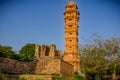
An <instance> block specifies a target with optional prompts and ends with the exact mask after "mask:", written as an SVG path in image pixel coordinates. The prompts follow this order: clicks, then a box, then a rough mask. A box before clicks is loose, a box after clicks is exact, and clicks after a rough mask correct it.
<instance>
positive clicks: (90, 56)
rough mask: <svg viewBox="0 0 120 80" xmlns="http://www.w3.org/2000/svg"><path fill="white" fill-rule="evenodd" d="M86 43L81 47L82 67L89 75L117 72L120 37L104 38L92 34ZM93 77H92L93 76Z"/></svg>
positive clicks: (119, 55)
mask: <svg viewBox="0 0 120 80" xmlns="http://www.w3.org/2000/svg"><path fill="white" fill-rule="evenodd" d="M89 41H90V42H89V43H87V44H86V45H83V46H82V47H80V50H81V68H82V71H83V72H85V73H86V74H87V75H88V76H89V77H90V76H92V77H95V75H96V74H114V75H115V74H116V73H119V72H118V71H117V70H118V69H119V68H118V65H119V64H118V62H120V61H119V60H120V37H115V36H114V37H111V38H109V39H103V38H102V37H100V36H99V35H94V36H92V39H91V40H89ZM92 77H91V78H92Z"/></svg>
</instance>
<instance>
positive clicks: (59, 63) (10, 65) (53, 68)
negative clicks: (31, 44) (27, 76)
mask: <svg viewBox="0 0 120 80" xmlns="http://www.w3.org/2000/svg"><path fill="white" fill-rule="evenodd" d="M61 54H62V53H61V51H60V50H57V49H56V46H55V45H54V44H52V45H50V46H48V45H36V46H35V55H34V56H35V59H34V60H33V61H32V62H21V61H17V60H12V59H8V58H0V72H8V73H17V74H23V73H32V74H42V75H43V74H48V75H51V74H59V75H60V76H72V75H73V73H74V68H73V65H71V64H69V63H67V62H65V61H63V60H62V55H61Z"/></svg>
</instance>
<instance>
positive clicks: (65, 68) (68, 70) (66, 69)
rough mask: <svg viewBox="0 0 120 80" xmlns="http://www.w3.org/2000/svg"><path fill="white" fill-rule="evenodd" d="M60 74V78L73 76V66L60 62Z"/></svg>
mask: <svg viewBox="0 0 120 80" xmlns="http://www.w3.org/2000/svg"><path fill="white" fill-rule="evenodd" d="M60 73H61V74H63V75H62V76H72V75H73V74H74V67H73V65H71V64H69V63H67V62H65V61H63V60H61V64H60Z"/></svg>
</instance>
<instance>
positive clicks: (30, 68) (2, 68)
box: [0, 58, 36, 74]
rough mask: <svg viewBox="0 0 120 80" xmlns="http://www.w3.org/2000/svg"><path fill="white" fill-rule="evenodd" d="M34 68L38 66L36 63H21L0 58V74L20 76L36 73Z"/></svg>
mask: <svg viewBox="0 0 120 80" xmlns="http://www.w3.org/2000/svg"><path fill="white" fill-rule="evenodd" d="M34 66H36V61H34V62H21V61H17V60H13V59H9V58H0V72H7V73H18V74H23V73H34Z"/></svg>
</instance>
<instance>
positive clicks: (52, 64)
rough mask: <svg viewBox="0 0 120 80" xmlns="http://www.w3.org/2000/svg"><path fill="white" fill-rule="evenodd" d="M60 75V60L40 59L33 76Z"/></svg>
mask: <svg viewBox="0 0 120 80" xmlns="http://www.w3.org/2000/svg"><path fill="white" fill-rule="evenodd" d="M54 73H56V74H60V59H54V58H50V57H43V58H40V60H39V61H38V63H37V64H36V68H35V74H54Z"/></svg>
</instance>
